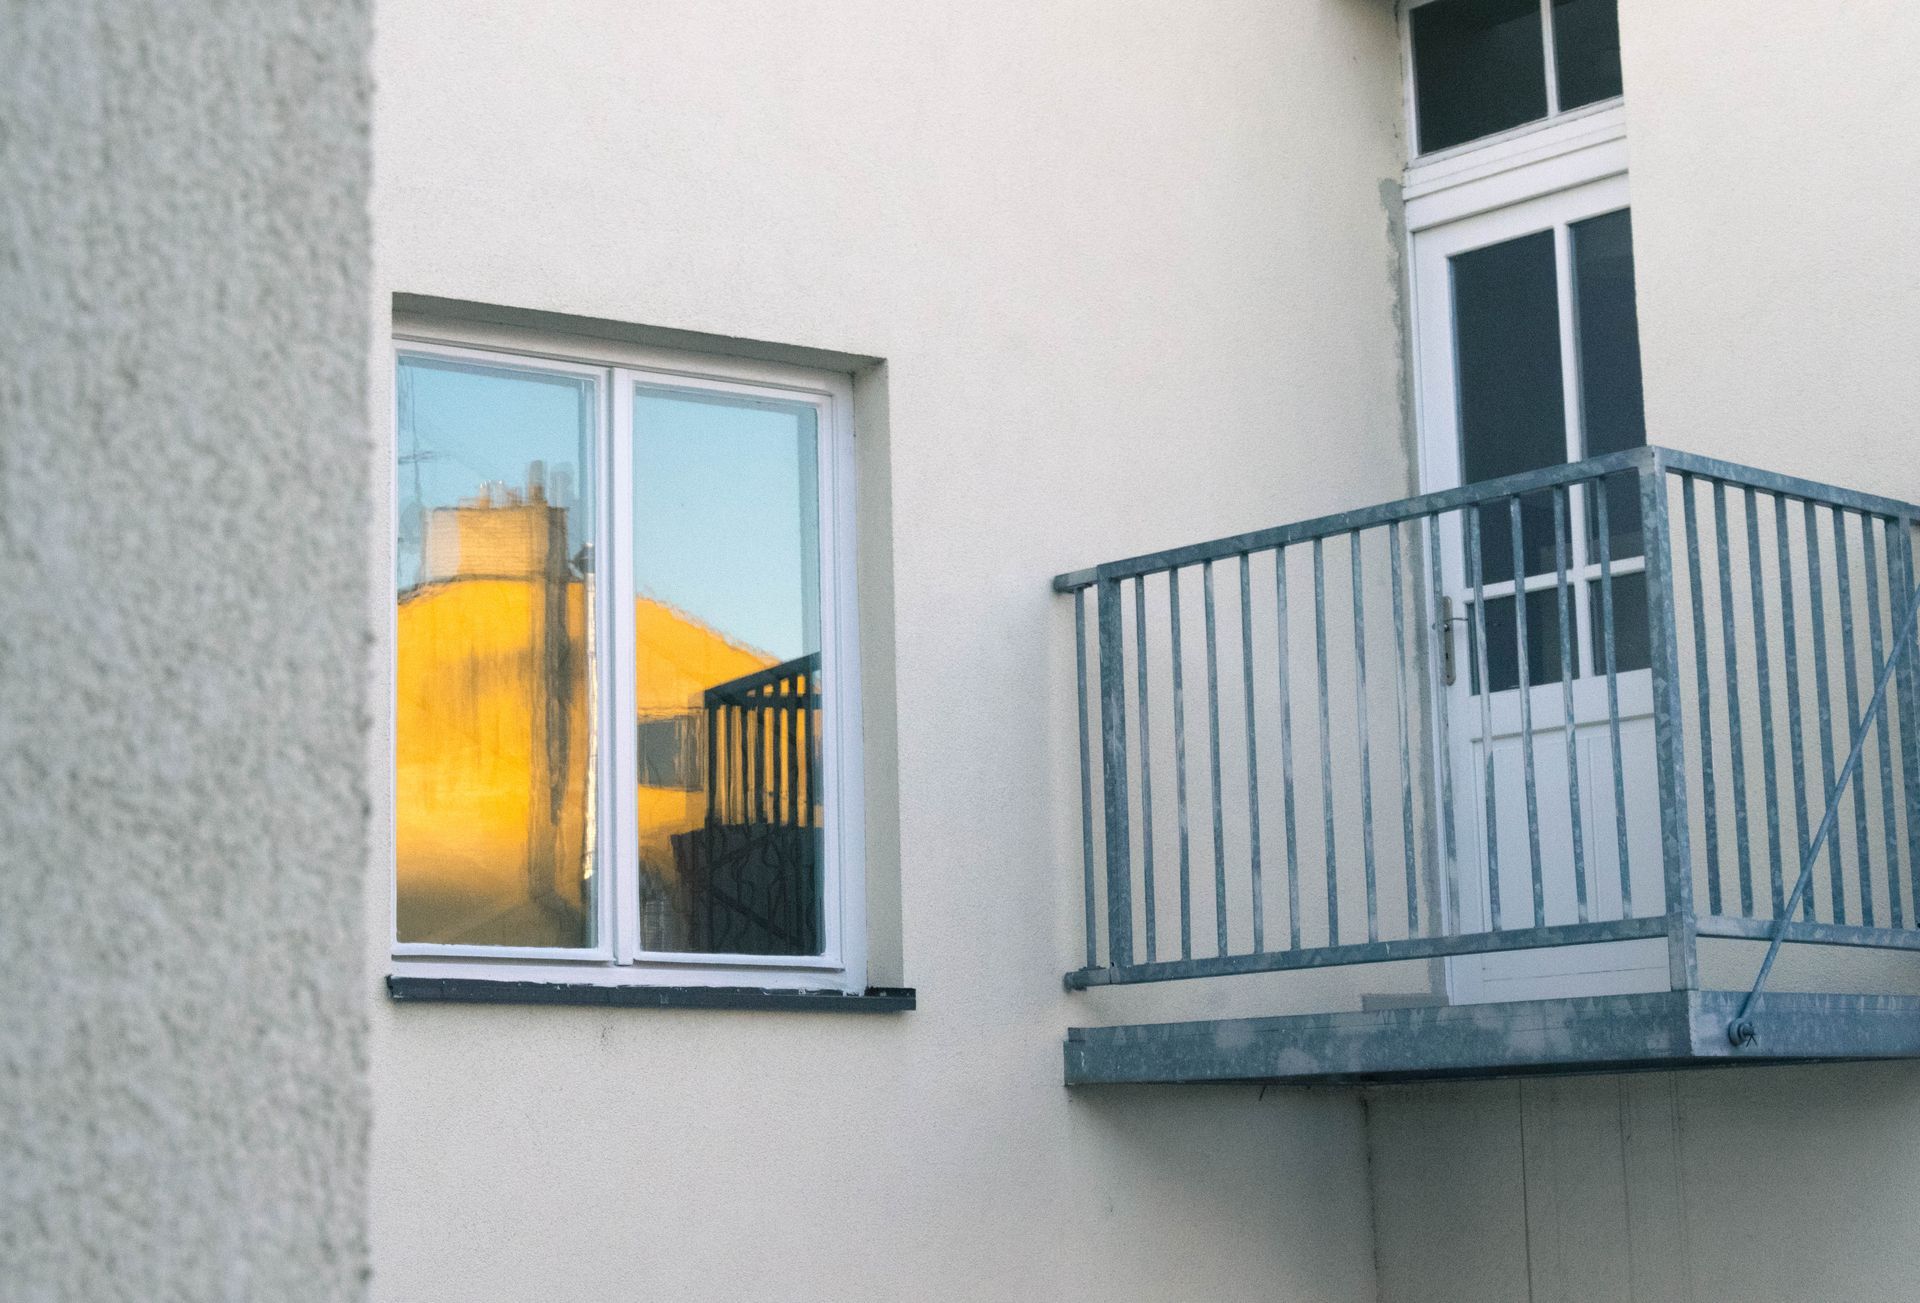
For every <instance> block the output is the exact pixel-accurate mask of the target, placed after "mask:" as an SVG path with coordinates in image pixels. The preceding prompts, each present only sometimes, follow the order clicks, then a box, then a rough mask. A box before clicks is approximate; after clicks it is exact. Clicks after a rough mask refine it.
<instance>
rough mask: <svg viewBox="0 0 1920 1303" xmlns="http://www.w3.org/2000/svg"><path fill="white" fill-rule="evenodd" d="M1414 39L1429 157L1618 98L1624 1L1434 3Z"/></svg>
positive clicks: (1419, 109)
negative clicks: (1621, 21)
mask: <svg viewBox="0 0 1920 1303" xmlns="http://www.w3.org/2000/svg"><path fill="white" fill-rule="evenodd" d="M1407 35H1408V40H1409V42H1410V43H1411V45H1412V71H1413V106H1414V119H1415V123H1416V128H1417V135H1418V139H1419V142H1420V146H1419V152H1420V153H1423V154H1430V153H1432V152H1434V151H1435V150H1441V149H1449V148H1451V147H1453V146H1455V145H1461V144H1465V143H1466V142H1468V141H1471V140H1478V139H1480V138H1481V137H1483V136H1490V135H1493V134H1495V133H1496V132H1501V131H1506V130H1508V129H1510V128H1513V127H1518V126H1523V125H1525V124H1526V123H1529V122H1537V121H1541V120H1543V119H1546V118H1549V117H1552V116H1555V115H1557V114H1561V113H1566V112H1569V111H1571V110H1573V109H1578V108H1583V107H1585V106H1586V105H1589V104H1597V103H1600V102H1601V101H1603V100H1608V99H1613V98H1616V97H1618V96H1619V94H1620V22H1619V14H1618V0H1427V2H1426V3H1422V4H1417V5H1415V6H1414V7H1413V8H1411V9H1410V10H1409V11H1408V15H1407Z"/></svg>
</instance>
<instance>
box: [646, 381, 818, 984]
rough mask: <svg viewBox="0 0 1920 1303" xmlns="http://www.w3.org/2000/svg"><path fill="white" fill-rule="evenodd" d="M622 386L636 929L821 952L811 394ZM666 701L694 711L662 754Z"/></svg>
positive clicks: (649, 935) (705, 948)
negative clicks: (688, 732)
mask: <svg viewBox="0 0 1920 1303" xmlns="http://www.w3.org/2000/svg"><path fill="white" fill-rule="evenodd" d="M633 404H634V407H633V432H634V433H633V439H634V451H633V494H634V530H633V565H634V591H635V597H634V629H635V635H636V637H635V643H636V653H637V664H636V666H635V687H636V703H637V706H638V710H639V713H640V717H641V723H640V728H641V738H642V751H643V758H642V761H641V767H640V791H639V831H640V845H639V848H638V854H639V857H640V872H641V920H640V921H641V933H642V935H641V944H642V947H643V948H644V949H647V950H653V951H681V952H687V951H691V952H702V953H710V954H744V955H812V954H818V953H820V952H821V951H822V949H823V940H824V939H823V937H822V934H821V918H822V898H821V897H822V893H821V870H822V862H823V861H822V854H823V843H822V827H821V825H822V817H821V813H822V801H821V792H820V781H819V774H820V760H821V755H820V703H821V695H822V688H821V656H820V515H819V508H820V503H819V493H818V487H819V475H818V446H817V445H818V431H817V430H816V428H815V413H814V409H812V408H811V407H806V406H801V405H797V404H791V405H790V404H780V403H772V402H764V401H748V400H733V399H727V398H720V397H715V396H711V395H697V394H691V393H686V392H677V391H672V390H661V389H652V388H647V387H642V388H639V389H638V390H636V392H635V393H634V395H633ZM663 719H685V720H697V721H698V723H697V729H698V740H697V741H685V740H682V741H679V742H676V743H674V744H673V746H674V747H677V748H678V750H676V751H675V752H674V754H675V756H676V757H677V759H676V760H674V761H673V762H672V763H668V762H667V761H666V756H665V752H666V750H667V749H668V743H667V742H666V741H665V740H664V734H663V733H662V732H661V730H660V721H662V720H663ZM649 748H651V749H652V752H653V755H654V759H653V761H649V760H648V759H647V758H646V753H647V752H648V750H649ZM688 757H698V772H697V773H695V774H693V775H688V774H686V772H685V768H684V766H685V763H686V760H687V758H688ZM689 776H690V777H692V778H693V779H694V781H692V782H683V781H681V780H682V779H684V778H687V777H689ZM668 779H671V780H672V781H667V780H668Z"/></svg>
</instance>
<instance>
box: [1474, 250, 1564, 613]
mask: <svg viewBox="0 0 1920 1303" xmlns="http://www.w3.org/2000/svg"><path fill="white" fill-rule="evenodd" d="M1450 262H1451V264H1452V272H1453V319H1454V351H1455V377H1456V383H1457V386H1458V389H1459V398H1458V401H1459V422H1460V457H1461V466H1460V473H1461V476H1462V478H1463V479H1464V481H1465V482H1466V483H1468V484H1475V483H1479V482H1480V481H1483V480H1490V479H1496V478H1498V477H1500V476H1502V475H1514V474H1518V473H1519V472H1521V471H1530V470H1539V469H1540V468H1542V467H1546V466H1557V465H1559V464H1561V463H1562V462H1564V461H1566V459H1567V434H1566V411H1565V408H1564V407H1563V405H1562V403H1563V394H1564V389H1563V388H1562V385H1561V379H1560V307H1559V301H1558V288H1557V275H1556V273H1555V271H1554V253H1553V232H1551V231H1538V232H1535V233H1534V234H1532V235H1523V236H1521V237H1520V238H1518V239H1515V240H1507V241H1504V242H1503V243H1500V244H1494V245H1489V246H1487V247H1486V248H1483V249H1474V250H1471V251H1469V252H1467V253H1462V254H1456V255H1455V256H1454V257H1453V258H1452V259H1451V260H1450ZM1508 512H1509V508H1508V506H1507V504H1506V503H1504V502H1502V503H1498V504H1493V505H1490V506H1487V507H1484V508H1482V509H1481V513H1480V547H1481V551H1480V555H1481V558H1482V572H1483V574H1484V575H1485V577H1486V579H1487V581H1488V582H1490V583H1491V582H1498V581H1500V580H1503V579H1511V578H1512V577H1513V544H1512V521H1511V518H1510V517H1509V514H1508ZM1521 515H1522V526H1523V529H1524V539H1525V545H1526V554H1527V558H1526V559H1527V570H1528V572H1529V573H1532V574H1539V573H1541V572H1543V571H1547V570H1551V569H1553V560H1554V551H1553V500H1552V497H1551V496H1550V495H1548V494H1544V493H1543V494H1534V495H1531V496H1529V497H1528V498H1526V499H1524V500H1523V501H1522V502H1521ZM1470 578H1471V576H1469V579H1470Z"/></svg>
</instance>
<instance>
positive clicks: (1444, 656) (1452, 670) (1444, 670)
mask: <svg viewBox="0 0 1920 1303" xmlns="http://www.w3.org/2000/svg"><path fill="white" fill-rule="evenodd" d="M1461 618H1462V617H1460V616H1457V615H1455V614H1454V613H1453V599H1452V598H1451V597H1442V598H1441V599H1440V619H1439V622H1438V623H1437V624H1436V625H1435V628H1436V629H1438V630H1439V633H1440V682H1441V683H1442V684H1444V685H1445V686H1447V687H1449V688H1451V687H1452V686H1453V683H1454V679H1455V677H1456V676H1457V668H1456V666H1455V664H1454V656H1453V626H1454V624H1455V623H1456V622H1457V621H1459V620H1460V619H1461Z"/></svg>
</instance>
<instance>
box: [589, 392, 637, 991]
mask: <svg viewBox="0 0 1920 1303" xmlns="http://www.w3.org/2000/svg"><path fill="white" fill-rule="evenodd" d="M633 389H634V376H633V373H632V372H630V371H628V370H626V369H624V368H619V367H616V368H613V369H612V370H611V371H609V372H608V385H607V393H608V408H607V420H606V423H605V429H606V432H607V433H606V442H605V455H604V458H603V462H604V464H605V466H606V467H607V488H606V492H605V493H604V494H603V495H602V501H603V502H604V503H605V504H606V510H605V512H604V518H605V520H606V522H607V523H606V527H605V528H604V529H603V531H602V535H603V537H604V538H605V540H606V542H605V546H606V552H605V555H604V564H602V565H601V566H600V567H598V569H599V572H600V575H601V577H602V579H603V582H604V584H605V594H604V595H605V600H604V601H602V602H601V603H600V611H601V615H600V619H601V627H600V631H599V632H600V633H601V635H602V636H601V638H600V640H599V645H600V646H601V647H602V648H604V649H605V650H604V652H603V654H602V656H601V665H600V681H601V682H602V683H603V684H605V685H606V690H605V691H604V692H603V694H602V700H603V702H604V703H605V704H604V708H603V709H602V711H601V714H600V729H601V737H602V738H604V739H605V744H604V751H605V753H606V756H607V760H608V763H607V764H606V765H604V766H603V772H604V773H606V775H607V781H608V786H609V791H608V799H607V800H605V801H604V802H603V803H602V805H603V811H604V813H603V817H602V819H601V822H600V826H601V828H602V829H603V830H604V833H605V835H606V837H607V840H606V841H605V842H604V843H603V845H602V854H601V861H600V863H601V871H602V872H604V873H605V874H606V875H607V876H606V878H605V880H604V885H605V888H606V893H607V895H608V897H609V898H610V899H611V900H612V902H613V917H614V933H613V954H614V961H615V962H616V963H621V964H630V963H632V962H633V959H634V955H635V954H636V953H637V952H638V951H639V949H640V867H639V866H640V856H639V845H640V810H639V800H640V784H639V770H640V756H639V732H638V729H637V727H636V723H635V721H636V720H637V719H638V712H637V710H636V707H635V701H634V684H635V679H634V658H635V655H636V650H635V646H634V638H635V631H634V619H633V399H632V396H633Z"/></svg>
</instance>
